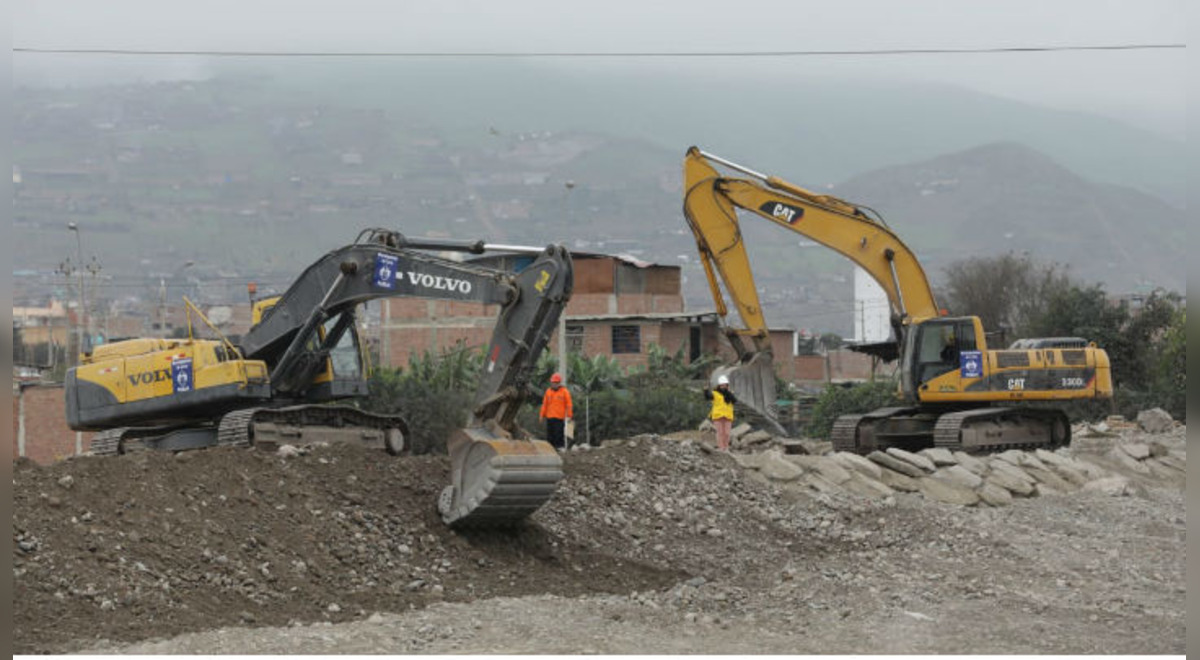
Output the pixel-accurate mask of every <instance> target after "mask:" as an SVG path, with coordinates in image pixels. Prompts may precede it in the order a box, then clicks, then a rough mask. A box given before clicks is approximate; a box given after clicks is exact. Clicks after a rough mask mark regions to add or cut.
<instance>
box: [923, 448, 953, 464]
mask: <svg viewBox="0 0 1200 660" xmlns="http://www.w3.org/2000/svg"><path fill="white" fill-rule="evenodd" d="M917 454H919V455H921V456H924V457H925V458H928V459H929V460H931V461H933V464H934V465H936V466H937V467H943V466H946V465H958V459H956V458H955V457H954V454H952V453H951V452H950V450H949V449H946V448H945V447H930V448H928V449H922V450H921V451H919V452H917Z"/></svg>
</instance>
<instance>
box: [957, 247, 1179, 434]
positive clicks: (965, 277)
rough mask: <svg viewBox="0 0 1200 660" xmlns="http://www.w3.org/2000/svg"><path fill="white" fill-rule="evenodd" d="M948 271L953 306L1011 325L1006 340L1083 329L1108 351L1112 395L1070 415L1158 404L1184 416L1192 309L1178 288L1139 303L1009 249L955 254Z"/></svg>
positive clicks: (994, 325) (992, 323)
mask: <svg viewBox="0 0 1200 660" xmlns="http://www.w3.org/2000/svg"><path fill="white" fill-rule="evenodd" d="M946 272H947V274H948V275H950V277H949V281H950V285H949V287H948V290H949V294H950V295H949V298H950V304H951V306H952V310H953V312H954V313H955V314H971V315H976V316H979V317H980V319H981V320H982V321H983V324H984V327H985V328H987V329H988V330H998V329H1004V330H1006V334H1007V335H1008V336H1007V337H1006V339H1007V340H1008V341H1011V340H1015V339H1022V338H1028V337H1083V338H1084V339H1087V340H1089V341H1094V342H1096V344H1097V345H1098V346H1099V347H1100V348H1103V349H1104V350H1105V351H1106V352H1107V353H1108V357H1109V361H1110V364H1111V367H1112V376H1113V386H1114V388H1115V389H1114V395H1113V400H1112V401H1111V402H1108V401H1096V402H1089V403H1086V404H1080V403H1076V404H1072V405H1071V406H1068V408H1069V412H1070V413H1071V415H1072V417H1073V418H1075V419H1082V418H1094V417H1098V416H1104V415H1107V414H1111V413H1117V414H1121V415H1124V416H1126V417H1127V418H1130V419H1132V418H1134V417H1136V416H1137V413H1138V412H1139V411H1140V410H1145V409H1147V408H1153V407H1160V408H1162V409H1164V410H1166V411H1167V412H1169V413H1171V415H1172V416H1173V417H1175V418H1176V419H1181V420H1182V419H1186V416H1187V401H1186V398H1187V389H1186V380H1187V368H1186V352H1187V342H1186V341H1185V340H1184V338H1183V337H1184V331H1185V326H1186V321H1187V312H1186V309H1185V307H1184V300H1183V298H1182V297H1181V296H1180V295H1179V294H1177V293H1173V292H1164V291H1156V292H1154V293H1151V294H1150V295H1148V296H1146V297H1145V298H1143V299H1142V300H1141V305H1140V306H1139V307H1138V308H1136V309H1135V308H1134V307H1132V306H1131V301H1130V300H1129V299H1120V300H1113V299H1111V297H1110V296H1109V294H1108V293H1107V292H1106V291H1105V290H1104V288H1103V287H1101V286H1099V285H1091V286H1085V285H1081V284H1078V283H1075V282H1073V281H1072V280H1071V278H1070V277H1068V276H1067V275H1066V274H1065V272H1064V271H1063V269H1062V268H1061V267H1060V266H1058V265H1056V264H1049V265H1047V264H1042V263H1038V262H1036V261H1034V260H1033V259H1031V258H1030V257H1028V256H1021V257H1017V256H1014V255H1012V254H1009V255H1004V256H1001V257H993V258H976V259H972V260H969V261H959V262H955V263H953V264H951V265H950V266H949V267H948V268H947V269H946Z"/></svg>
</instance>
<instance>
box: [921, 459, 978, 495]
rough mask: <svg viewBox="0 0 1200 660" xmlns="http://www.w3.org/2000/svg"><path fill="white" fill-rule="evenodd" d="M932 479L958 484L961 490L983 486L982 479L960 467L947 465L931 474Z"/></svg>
mask: <svg viewBox="0 0 1200 660" xmlns="http://www.w3.org/2000/svg"><path fill="white" fill-rule="evenodd" d="M933 476H934V478H936V479H941V480H943V481H949V482H950V483H954V484H958V485H959V486H962V487H963V488H970V489H972V490H974V489H976V488H979V487H980V486H982V485H983V477H981V476H979V475H977V474H975V473H974V472H971V471H970V470H968V469H967V468H965V467H963V466H961V465H949V466H946V467H943V468H938V471H937V472H934V473H933Z"/></svg>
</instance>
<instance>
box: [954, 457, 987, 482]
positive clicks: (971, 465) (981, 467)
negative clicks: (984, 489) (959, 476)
mask: <svg viewBox="0 0 1200 660" xmlns="http://www.w3.org/2000/svg"><path fill="white" fill-rule="evenodd" d="M954 458H955V460H957V461H958V464H959V465H961V466H963V467H965V468H967V469H968V470H970V471H971V472H973V473H975V474H977V475H979V476H981V477H982V476H985V475H986V474H987V473H988V470H989V468H988V465H987V463H985V462H984V461H982V460H980V459H978V458H975V457H974V456H972V455H970V454H968V453H966V452H965V451H956V452H954Z"/></svg>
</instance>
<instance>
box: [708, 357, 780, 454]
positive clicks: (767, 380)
mask: <svg viewBox="0 0 1200 660" xmlns="http://www.w3.org/2000/svg"><path fill="white" fill-rule="evenodd" d="M721 376H725V377H727V378H729V389H730V390H732V391H733V395H734V396H736V397H737V400H738V403H739V404H741V405H742V407H743V410H744V411H746V412H748V415H747V417H749V419H748V420H747V421H749V422H750V423H751V424H753V425H756V426H760V427H764V428H765V429H766V430H768V431H770V432H772V433H776V434H779V435H786V434H787V431H786V430H785V429H784V428H783V426H782V425H781V424H780V423H779V420H778V419H777V418H776V416H775V398H776V396H777V390H776V389H775V370H774V368H773V367H772V365H771V354H770V353H766V352H758V353H751V354H749V355H748V357H747V358H746V359H743V360H742V361H740V362H739V363H737V364H733V365H725V366H721V367H717V368H716V369H715V370H714V371H713V374H712V382H714V383H715V382H717V378H719V377H721Z"/></svg>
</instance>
